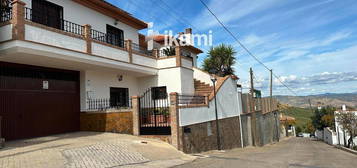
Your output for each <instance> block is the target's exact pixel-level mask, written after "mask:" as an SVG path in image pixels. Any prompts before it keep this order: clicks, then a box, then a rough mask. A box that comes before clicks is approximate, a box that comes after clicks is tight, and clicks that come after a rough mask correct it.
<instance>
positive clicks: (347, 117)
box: [337, 112, 357, 148]
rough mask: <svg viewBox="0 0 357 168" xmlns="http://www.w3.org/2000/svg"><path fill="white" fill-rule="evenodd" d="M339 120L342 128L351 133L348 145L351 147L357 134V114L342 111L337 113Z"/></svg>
mask: <svg viewBox="0 0 357 168" xmlns="http://www.w3.org/2000/svg"><path fill="white" fill-rule="evenodd" d="M337 121H338V122H339V124H340V125H341V126H342V129H343V130H344V131H346V132H348V134H349V135H350V138H349V139H348V144H347V145H346V143H344V144H345V145H346V147H348V148H350V147H351V144H353V138H354V137H355V136H356V135H357V116H356V115H355V114H354V113H351V112H340V113H338V114H337Z"/></svg>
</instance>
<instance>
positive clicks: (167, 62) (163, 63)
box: [157, 58, 176, 68]
mask: <svg viewBox="0 0 357 168" xmlns="http://www.w3.org/2000/svg"><path fill="white" fill-rule="evenodd" d="M175 66H176V58H167V59H159V60H157V68H169V67H175Z"/></svg>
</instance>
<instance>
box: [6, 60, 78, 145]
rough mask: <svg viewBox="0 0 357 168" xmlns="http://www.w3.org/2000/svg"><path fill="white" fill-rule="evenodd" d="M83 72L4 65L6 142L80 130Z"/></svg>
mask: <svg viewBox="0 0 357 168" xmlns="http://www.w3.org/2000/svg"><path fill="white" fill-rule="evenodd" d="M79 114H80V97H79V72H76V71H67V70H59V69H51V68H43V67H37V66H29V65H20V64H12V63H5V62H0V116H1V117H2V121H1V133H2V136H3V137H4V138H5V139H6V140H12V139H22V138H31V137H38V136H47V135H51V134H58V133H65V132H72V131H78V130H79Z"/></svg>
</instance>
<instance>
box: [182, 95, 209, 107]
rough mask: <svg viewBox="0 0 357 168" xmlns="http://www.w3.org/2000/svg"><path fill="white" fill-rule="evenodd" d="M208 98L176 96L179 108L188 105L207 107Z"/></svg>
mask: <svg viewBox="0 0 357 168" xmlns="http://www.w3.org/2000/svg"><path fill="white" fill-rule="evenodd" d="M207 103H208V97H207V96H201V95H178V104H179V105H180V106H189V105H207Z"/></svg>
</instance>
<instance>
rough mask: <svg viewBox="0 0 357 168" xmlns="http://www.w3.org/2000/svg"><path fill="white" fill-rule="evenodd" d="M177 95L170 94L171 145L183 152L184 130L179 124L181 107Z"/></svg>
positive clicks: (174, 93)
mask: <svg viewBox="0 0 357 168" xmlns="http://www.w3.org/2000/svg"><path fill="white" fill-rule="evenodd" d="M177 97H178V96H177V93H176V92H173V93H170V117H171V144H172V145H173V146H174V147H175V148H176V149H178V150H181V151H182V150H183V145H182V138H183V135H182V128H181V127H180V124H179V107H178V98H177Z"/></svg>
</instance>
